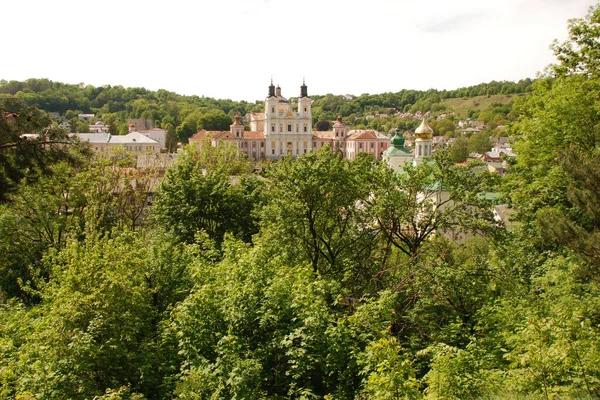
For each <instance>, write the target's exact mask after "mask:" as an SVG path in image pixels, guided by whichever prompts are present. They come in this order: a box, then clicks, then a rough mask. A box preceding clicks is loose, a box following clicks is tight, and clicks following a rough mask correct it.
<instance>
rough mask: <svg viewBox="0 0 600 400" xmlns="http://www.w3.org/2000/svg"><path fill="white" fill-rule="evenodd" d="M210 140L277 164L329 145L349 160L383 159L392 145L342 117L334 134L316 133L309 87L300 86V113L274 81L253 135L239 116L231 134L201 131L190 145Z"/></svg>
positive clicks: (252, 118)
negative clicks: (361, 157)
mask: <svg viewBox="0 0 600 400" xmlns="http://www.w3.org/2000/svg"><path fill="white" fill-rule="evenodd" d="M206 140H209V141H210V142H211V144H212V145H213V146H215V145H217V143H219V142H225V143H230V144H231V145H234V146H236V147H237V149H238V151H240V152H241V153H244V154H246V155H247V156H248V157H249V158H252V159H255V160H263V159H271V160H277V159H279V158H281V157H284V156H288V155H289V156H292V157H298V156H301V155H303V154H307V153H308V152H309V151H311V150H318V149H320V148H321V147H323V146H325V145H329V147H330V148H331V150H332V151H340V152H341V153H342V154H343V155H344V157H346V158H349V159H353V158H354V157H356V155H357V154H358V153H371V154H373V155H374V156H375V157H376V158H377V159H381V156H382V154H383V152H384V151H385V150H386V149H387V148H388V147H389V145H390V140H389V138H388V137H387V136H385V135H383V134H381V133H379V132H377V131H374V130H350V131H348V129H347V127H346V125H345V124H344V123H343V122H342V117H341V115H340V116H338V118H337V121H336V122H335V123H334V124H333V129H332V130H331V131H313V129H312V113H311V100H310V97H309V96H308V88H307V86H306V84H305V83H304V82H303V83H302V86H300V96H299V97H298V104H297V109H293V108H292V104H291V103H290V102H289V101H288V100H287V99H286V98H285V97H283V96H282V94H281V88H280V87H279V86H277V87H275V86H274V85H273V82H272V81H271V85H269V92H268V96H267V98H266V99H265V108H264V112H263V113H252V114H251V115H250V131H246V130H244V125H243V124H242V123H241V117H240V116H239V115H236V116H235V121H234V123H233V124H232V125H231V126H230V130H229V131H205V130H201V131H200V132H198V133H196V134H195V135H194V136H192V137H191V138H190V140H189V142H190V144H196V145H201V144H202V143H204V142H205V141H206Z"/></svg>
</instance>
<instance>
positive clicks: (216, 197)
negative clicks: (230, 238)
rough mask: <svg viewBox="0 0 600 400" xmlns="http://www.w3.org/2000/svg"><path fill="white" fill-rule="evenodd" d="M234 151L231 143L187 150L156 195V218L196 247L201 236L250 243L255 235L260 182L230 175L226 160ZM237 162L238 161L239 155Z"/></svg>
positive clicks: (219, 240)
mask: <svg viewBox="0 0 600 400" xmlns="http://www.w3.org/2000/svg"><path fill="white" fill-rule="evenodd" d="M231 150H232V149H230V148H229V146H226V145H223V146H219V147H216V148H212V147H211V146H209V145H206V146H203V149H202V150H198V149H196V148H195V147H187V148H186V151H184V152H183V153H182V154H180V156H179V157H178V159H177V162H176V164H175V165H174V166H173V167H172V168H170V169H169V170H168V172H167V175H166V176H165V179H164V180H163V182H162V184H161V186H160V189H159V191H158V193H157V194H156V200H155V203H154V205H153V209H154V215H155V218H156V220H157V221H158V222H159V223H161V224H163V225H164V226H166V227H168V229H170V230H171V231H172V232H174V233H175V234H176V235H177V237H179V239H180V240H182V241H185V242H188V243H192V242H193V241H194V238H195V236H196V234H197V233H198V232H200V231H205V232H206V233H207V234H208V235H209V237H210V238H211V239H213V240H216V241H217V242H218V243H220V242H222V241H223V237H224V236H225V234H226V233H231V234H234V235H237V236H239V237H241V238H243V239H244V240H246V241H250V239H251V237H252V235H253V234H254V233H256V231H257V221H256V220H255V218H254V216H253V210H254V208H255V207H256V205H257V203H258V200H257V193H258V192H257V189H258V188H259V187H260V182H259V181H258V180H257V179H255V178H252V177H251V176H248V175H246V176H244V175H242V176H239V177H237V178H235V179H234V178H233V177H232V176H231V175H229V174H228V171H230V168H231V167H232V165H228V164H227V163H226V162H223V161H225V160H227V159H229V156H228V154H229V155H231V152H230V151H231ZM207 154H209V155H207ZM212 157H214V158H212ZM221 157H222V158H221ZM232 158H237V156H236V155H235V152H234V153H233V155H232Z"/></svg>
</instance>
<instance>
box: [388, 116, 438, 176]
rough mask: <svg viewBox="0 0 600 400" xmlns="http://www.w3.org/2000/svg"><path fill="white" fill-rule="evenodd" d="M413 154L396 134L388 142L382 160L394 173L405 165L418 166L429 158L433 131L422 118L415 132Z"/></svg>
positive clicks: (424, 118) (400, 136)
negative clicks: (388, 144) (388, 145)
mask: <svg viewBox="0 0 600 400" xmlns="http://www.w3.org/2000/svg"><path fill="white" fill-rule="evenodd" d="M415 136H416V139H415V153H414V155H413V154H412V153H411V152H410V150H408V149H407V148H406V147H405V146H404V138H403V137H402V135H401V134H399V133H398V132H396V134H395V135H394V137H392V139H391V140H390V144H391V146H390V147H389V148H388V149H387V150H386V151H384V152H383V155H382V159H383V160H385V161H386V162H387V163H388V164H389V165H390V166H391V167H392V168H393V169H394V170H395V171H397V170H399V169H401V168H402V167H404V166H405V165H406V164H407V163H413V164H414V165H418V164H420V163H422V162H423V160H424V159H425V158H431V153H432V148H433V129H432V128H431V127H430V126H429V124H428V123H427V118H426V117H423V121H422V122H421V125H419V127H418V128H417V129H416V130H415Z"/></svg>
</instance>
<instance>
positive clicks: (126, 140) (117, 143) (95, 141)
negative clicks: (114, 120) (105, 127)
mask: <svg viewBox="0 0 600 400" xmlns="http://www.w3.org/2000/svg"><path fill="white" fill-rule="evenodd" d="M73 135H75V136H77V137H78V138H79V140H81V141H82V142H88V143H89V144H90V147H91V148H92V149H93V150H95V151H99V152H109V151H110V150H111V149H116V148H118V147H121V148H123V149H125V150H127V151H130V152H132V153H136V154H146V153H159V152H160V145H159V143H158V142H157V141H156V140H153V139H150V138H149V137H147V136H145V135H143V134H141V133H139V132H131V133H128V134H127V135H111V134H110V133H74V134H73Z"/></svg>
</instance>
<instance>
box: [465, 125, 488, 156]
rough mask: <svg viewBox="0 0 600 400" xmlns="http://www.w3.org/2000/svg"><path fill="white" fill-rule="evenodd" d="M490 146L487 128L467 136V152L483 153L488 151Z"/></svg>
mask: <svg viewBox="0 0 600 400" xmlns="http://www.w3.org/2000/svg"><path fill="white" fill-rule="evenodd" d="M491 148H492V142H491V140H490V133H489V132H488V131H487V130H483V131H481V132H477V133H475V134H473V136H471V137H470V138H469V152H471V153H482V154H483V153H485V152H488V151H490V150H491Z"/></svg>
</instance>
